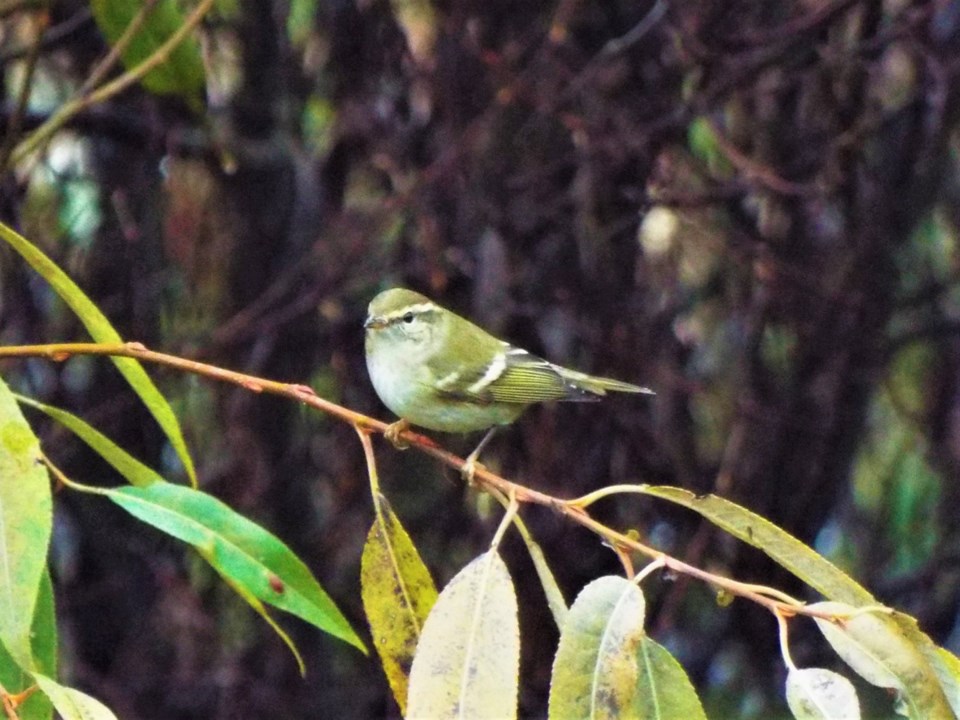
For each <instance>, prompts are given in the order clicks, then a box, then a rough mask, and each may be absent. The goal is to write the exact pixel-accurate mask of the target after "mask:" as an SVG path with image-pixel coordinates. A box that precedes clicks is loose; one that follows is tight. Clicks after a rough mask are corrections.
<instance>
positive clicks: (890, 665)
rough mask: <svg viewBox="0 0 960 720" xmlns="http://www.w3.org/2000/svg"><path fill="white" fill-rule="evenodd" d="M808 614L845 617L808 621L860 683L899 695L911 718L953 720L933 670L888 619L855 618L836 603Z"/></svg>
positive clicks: (880, 616)
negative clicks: (814, 623)
mask: <svg viewBox="0 0 960 720" xmlns="http://www.w3.org/2000/svg"><path fill="white" fill-rule="evenodd" d="M810 608H811V609H815V610H824V611H827V612H829V613H834V614H836V615H839V616H844V615H849V617H845V618H843V619H841V620H838V621H836V622H830V621H829V620H824V619H822V618H814V620H816V623H817V626H818V627H819V628H820V632H822V633H823V636H824V637H825V638H826V639H827V642H829V643H830V645H831V646H832V647H833V649H834V650H835V651H836V653H837V655H839V656H840V657H841V658H842V659H843V661H844V662H845V663H847V665H849V666H850V667H851V668H853V670H854V671H855V672H856V673H857V674H858V675H860V677H862V678H863V679H864V680H866V681H867V682H869V683H870V684H872V685H876V686H878V687H883V688H890V689H892V690H896V691H898V692H899V693H900V694H901V697H902V699H903V701H904V703H905V705H906V707H907V709H908V712H909V716H910V717H911V718H923V719H924V720H939V718H943V719H944V720H947V719H952V718H953V717H954V714H953V711H952V709H951V708H950V704H949V703H948V701H947V698H946V696H945V695H944V693H943V691H942V689H941V687H940V681H939V678H938V677H937V675H936V673H935V672H934V670H933V668H932V667H931V666H930V664H929V663H928V662H927V659H926V658H925V657H924V654H923V652H922V651H921V650H920V648H918V647H917V645H916V643H915V642H914V641H913V640H912V639H911V638H910V637H908V635H907V633H905V632H904V630H903V629H902V628H901V627H900V626H899V624H898V623H897V621H896V620H895V619H894V618H893V617H891V616H890V615H887V614H883V613H880V612H860V613H857V612H856V608H853V607H851V606H849V605H845V604H844V603H837V602H822V603H814V604H813V605H811V606H810Z"/></svg>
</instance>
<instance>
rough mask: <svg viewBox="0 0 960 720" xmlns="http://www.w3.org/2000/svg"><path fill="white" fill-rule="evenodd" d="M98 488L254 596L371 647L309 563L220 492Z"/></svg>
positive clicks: (163, 485) (158, 486)
mask: <svg viewBox="0 0 960 720" xmlns="http://www.w3.org/2000/svg"><path fill="white" fill-rule="evenodd" d="M96 492H97V493H100V494H103V495H106V496H107V497H109V498H110V499H111V500H113V501H114V502H115V503H117V504H118V505H119V506H120V507H122V508H123V509H124V510H126V511H127V512H129V513H130V514H131V515H133V516H134V517H137V518H139V519H140V520H143V521H144V522H145V523H148V524H150V525H153V526H154V527H155V528H158V529H160V530H163V531H164V532H165V533H167V534H169V535H172V536H173V537H175V538H178V539H180V540H183V541H184V542H186V543H189V544H191V545H193V546H195V547H196V548H197V549H198V550H200V551H201V553H202V554H203V556H204V557H205V558H206V559H207V560H208V561H209V562H210V563H211V564H212V565H213V567H214V568H216V570H217V572H219V573H221V574H223V575H225V576H227V577H229V578H230V579H231V580H233V581H234V582H235V583H237V584H238V585H242V586H243V587H245V588H246V589H247V590H249V592H250V593H251V594H252V595H253V596H254V597H257V598H259V599H260V600H263V601H264V602H265V603H268V604H270V605H273V606H274V607H278V608H280V609H281V610H286V611H287V612H289V613H292V614H294V615H296V616H297V617H300V618H302V619H304V620H306V621H307V622H309V623H311V624H312V625H314V626H316V627H317V628H319V629H321V630H323V631H324V632H327V633H329V634H331V635H333V636H334V637H337V638H340V639H341V640H344V641H346V642H348V643H350V644H351V645H353V646H354V647H356V648H358V649H360V650H362V651H363V652H366V649H365V648H364V645H363V642H362V641H361V640H360V638H359V637H357V635H356V633H355V632H354V631H353V629H352V628H351V627H350V624H349V623H348V622H347V620H346V618H344V617H343V615H342V614H341V612H340V611H339V610H338V609H337V607H336V605H334V604H333V601H332V600H331V599H330V597H329V596H328V595H327V593H326V592H325V591H324V590H323V588H322V587H320V584H319V583H318V582H317V581H316V579H315V578H314V577H313V575H312V574H311V573H310V571H309V570H308V569H307V566H306V565H304V564H303V562H301V561H300V559H299V558H298V557H297V556H296V555H294V554H293V552H291V550H290V549H289V548H288V547H287V546H286V545H284V544H283V543H282V542H281V541H280V540H278V539H277V538H276V537H275V536H274V535H272V534H271V533H269V532H267V531H266V530H264V529H263V528H261V527H260V526H259V525H257V524H256V523H254V522H251V521H250V520H248V519H247V518H245V517H243V516H242V515H240V514H239V513H236V512H234V511H233V510H231V509H230V508H229V507H228V506H227V505H225V504H224V503H222V502H221V501H219V500H217V499H216V498H214V497H212V496H210V495H207V494H206V493H202V492H200V491H198V490H192V489H190V488H187V487H184V486H182V485H174V484H173V483H168V482H165V481H162V480H161V481H157V482H154V483H151V484H150V485H148V486H146V487H122V488H116V489H100V488H98V489H96Z"/></svg>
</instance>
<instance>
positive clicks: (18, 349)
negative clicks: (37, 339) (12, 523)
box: [0, 342, 836, 620]
mask: <svg viewBox="0 0 960 720" xmlns="http://www.w3.org/2000/svg"><path fill="white" fill-rule="evenodd" d="M74 355H103V356H115V357H129V358H134V359H136V360H141V361H144V362H150V363H156V364H158V365H164V366H166V367H171V368H175V369H177V370H182V371H184V372H189V373H193V374H196V375H202V376H204V377H208V378H211V379H213V380H219V381H222V382H228V383H232V384H234V385H239V386H240V387H243V388H246V389H247V390H250V391H251V392H256V393H270V394H272V395H280V396H281V397H286V398H290V399H291V400H294V401H296V402H299V403H302V404H304V405H308V406H310V407H312V408H315V409H317V410H319V411H321V412H323V413H326V414H327V415H331V416H333V417H335V418H337V419H339V420H342V421H344V422H346V423H349V424H351V425H353V426H354V428H356V429H357V430H358V432H370V431H373V432H379V433H383V432H384V431H385V430H386V429H387V427H388V423H385V422H382V421H380V420H376V419H374V418H371V417H369V416H367V415H364V414H362V413H358V412H355V411H353V410H350V409H349V408H345V407H343V406H341V405H337V404H336V403H333V402H330V401H329V400H325V399H323V398H321V397H319V396H318V395H317V394H316V393H314V391H313V390H312V389H311V388H310V387H307V386H305V385H297V384H290V383H282V382H277V381H275V380H267V379H264V378H260V377H256V376H254V375H247V374H245V373H240V372H235V371H233V370H225V369H224V368H221V367H217V366H215V365H208V364H207V363H202V362H197V361H195V360H188V359H186V358H182V357H178V356H176V355H168V354H166V353H160V352H155V351H153V350H148V349H147V348H146V347H144V346H143V345H142V344H141V343H136V342H128V343H122V344H98V343H59V344H53V345H20V346H10V347H0V358H18V357H42V358H46V359H48V360H52V361H54V362H63V361H65V360H68V359H69V358H70V357H72V356H74ZM399 437H400V439H402V440H403V441H404V442H405V443H407V444H409V445H411V446H413V447H416V448H417V449H418V450H420V451H421V452H423V453H425V454H427V455H429V456H430V457H432V458H435V459H436V460H439V461H440V462H442V463H444V464H445V465H448V466H449V467H451V468H454V469H456V470H458V471H460V472H461V473H462V472H463V471H464V470H465V468H466V466H467V463H466V460H464V459H463V458H461V457H459V456H458V455H455V454H453V453H451V452H448V451H447V450H444V449H443V448H441V447H440V446H439V445H437V443H436V442H434V441H433V440H431V439H430V438H428V437H426V436H424V435H420V434H418V433H415V432H411V431H409V430H407V431H404V432H402V433H400V434H399ZM473 468H474V480H475V481H476V482H477V484H478V485H480V486H481V488H482V489H483V490H485V491H487V492H489V493H491V494H492V495H494V496H496V497H507V498H510V499H511V500H516V502H518V503H532V504H534V505H543V506H544V507H548V508H550V509H552V510H554V511H556V512H558V513H560V514H561V515H563V516H564V517H566V518H567V519H569V520H571V521H573V522H575V523H576V524H578V525H581V526H583V527H585V528H587V529H588V530H591V531H593V532H594V533H595V534H596V535H599V536H600V537H601V538H603V540H604V541H606V542H607V543H608V544H610V545H611V546H613V547H615V548H618V549H619V550H628V551H631V552H636V553H639V554H641V555H645V556H646V557H648V558H650V559H651V560H654V561H656V562H658V563H661V564H662V566H663V567H664V568H667V569H668V570H672V571H673V572H675V573H681V574H684V575H689V576H691V577H694V578H697V579H698V580H702V581H704V582H706V583H708V584H710V585H713V586H714V587H717V588H720V589H722V590H725V591H727V592H728V593H730V594H732V595H737V596H739V597H742V598H746V599H748V600H752V601H753V602H755V603H757V604H758V605H761V606H763V607H765V608H766V609H767V610H769V611H770V612H772V613H773V614H774V615H776V616H778V617H791V616H793V615H808V616H812V617H819V618H824V619H828V620H835V619H836V614H835V613H830V612H827V611H824V610H817V609H811V608H808V607H805V606H804V605H803V604H802V603H800V602H799V601H797V600H794V599H793V598H791V597H789V596H788V595H786V594H784V593H782V592H780V591H778V590H776V589H774V588H768V587H764V586H760V585H755V584H751V583H744V582H740V581H737V580H733V579H731V578H728V577H724V576H722V575H717V574H715V573H712V572H709V571H707V570H703V569H701V568H698V567H695V566H693V565H689V564H688V563H685V562H683V561H682V560H678V559H677V558H674V557H671V556H670V555H667V554H666V553H664V552H662V551H660V550H657V549H656V548H654V547H651V546H649V545H645V544H644V543H641V542H640V541H639V540H636V539H635V538H633V537H630V536H629V535H626V534H624V533H620V532H617V531H616V530H614V529H612V528H610V527H607V526H606V525H604V524H603V523H601V522H599V521H598V520H595V519H594V518H593V517H591V516H590V514H589V513H587V511H586V510H585V509H584V508H585V506H586V505H588V504H590V503H592V502H594V501H595V500H598V499H600V498H602V497H605V496H609V495H612V494H615V493H641V492H642V487H643V486H640V485H617V486H613V487H609V488H603V489H601V490H598V491H597V492H595V493H591V494H590V495H588V496H585V497H583V498H579V499H576V500H564V499H562V498H558V497H554V496H552V495H548V494H546V493H543V492H540V491H539V490H534V489H533V488H529V487H526V486H524V485H520V484H518V483H515V482H512V481H510V480H507V479H506V478H504V477H501V476H500V475H497V474H496V473H493V472H490V471H489V470H488V469H487V468H485V467H484V466H483V465H474V466H473Z"/></svg>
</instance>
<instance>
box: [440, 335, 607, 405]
mask: <svg viewBox="0 0 960 720" xmlns="http://www.w3.org/2000/svg"><path fill="white" fill-rule="evenodd" d="M431 370H433V373H434V377H436V378H437V390H438V391H439V392H440V393H441V394H443V395H446V396H447V397H450V398H455V399H459V400H469V401H473V402H480V403H490V402H499V403H521V404H527V403H535V402H543V401H546V400H595V399H597V395H600V394H603V392H602V391H601V392H597V391H596V390H593V389H592V388H590V389H588V388H585V387H580V386H579V385H578V384H576V383H575V382H573V381H571V378H569V377H566V376H565V374H564V372H565V371H564V370H563V369H562V368H560V367H558V366H556V365H554V364H553V363H549V362H547V361H546V360H544V359H543V358H540V357H537V356H536V355H533V354H531V353H528V352H527V351H526V350H522V349H520V348H516V347H513V346H512V345H508V344H506V343H504V345H503V350H502V352H500V353H497V355H496V356H494V358H493V359H492V360H491V361H490V362H489V363H484V364H481V365H476V366H470V367H464V366H462V365H461V366H460V367H459V368H457V369H453V368H450V372H449V373H445V372H444V370H446V368H440V367H431Z"/></svg>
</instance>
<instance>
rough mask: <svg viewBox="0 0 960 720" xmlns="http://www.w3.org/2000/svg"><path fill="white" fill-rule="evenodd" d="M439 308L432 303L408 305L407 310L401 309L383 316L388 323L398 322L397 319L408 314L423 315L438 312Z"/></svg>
mask: <svg viewBox="0 0 960 720" xmlns="http://www.w3.org/2000/svg"><path fill="white" fill-rule="evenodd" d="M437 309H438V308H437V306H436V305H434V304H433V303H431V302H425V303H418V304H417V305H407V307H405V308H400V309H399V310H394V311H393V312H392V313H387V314H386V315H384V316H383V319H384V320H385V321H386V322H390V321H391V320H396V319H397V318H402V317H403V316H404V315H406V314H407V313H413V314H414V315H420V314H422V313H428V312H432V311H434V310H437Z"/></svg>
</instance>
